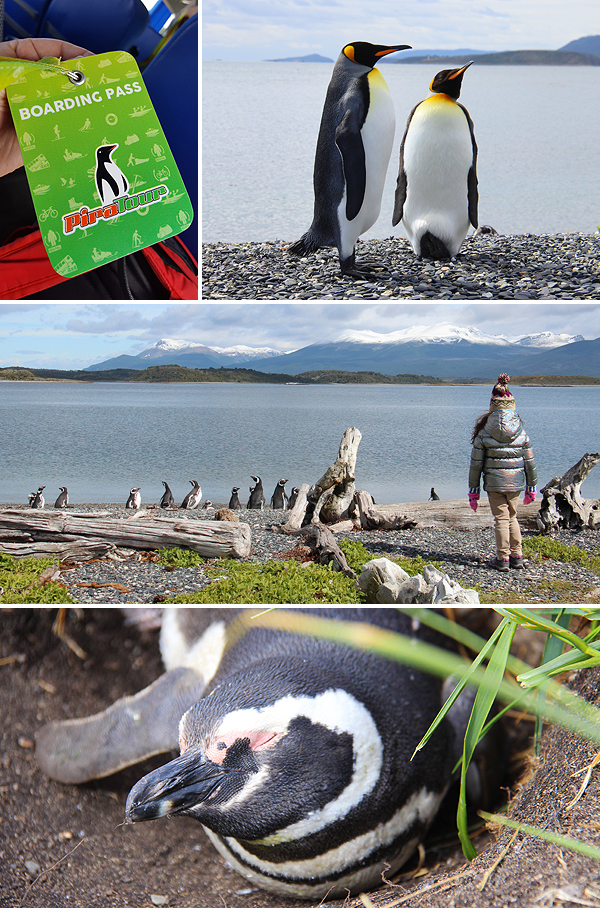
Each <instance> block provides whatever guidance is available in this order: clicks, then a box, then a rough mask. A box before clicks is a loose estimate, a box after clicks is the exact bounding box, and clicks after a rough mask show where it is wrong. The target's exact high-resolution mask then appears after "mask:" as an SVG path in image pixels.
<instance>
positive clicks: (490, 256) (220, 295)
mask: <svg viewBox="0 0 600 908" xmlns="http://www.w3.org/2000/svg"><path fill="white" fill-rule="evenodd" d="M296 239H297V238H296ZM290 243H291V240H290V241H289V242H287V241H286V242H284V241H280V240H274V241H272V242H266V243H210V244H205V245H203V247H202V280H203V284H202V287H203V289H202V299H204V300H233V299H247V300H260V299H269V300H278V299H286V300H318V299H333V300H374V299H377V300H390V299H402V300H407V299H409V300H413V299H435V300H465V299H476V300H495V299H505V300H570V299H572V300H579V299H586V300H587V299H599V298H600V232H599V233H595V234H587V233H575V234H548V235H540V236H534V235H532V234H518V235H514V236H502V235H499V234H483V235H480V236H477V237H475V236H471V237H468V238H467V239H466V240H465V242H464V243H463V245H462V247H461V251H460V253H459V254H458V256H457V257H456V258H455V259H453V260H451V261H446V262H431V261H425V260H423V261H419V259H418V258H417V257H416V256H415V254H414V252H413V250H412V247H411V246H410V244H409V242H408V240H406V239H403V238H401V237H391V238H389V239H383V240H367V241H364V242H363V241H359V243H358V244H357V254H356V259H357V262H358V263H359V264H360V260H361V258H368V259H370V260H374V261H376V262H377V263H378V265H379V264H380V265H381V266H382V267H383V268H385V269H386V273H385V274H384V273H383V272H382V278H381V280H377V281H352V280H349V279H347V278H343V277H342V276H341V273H340V268H339V262H338V257H337V250H335V249H331V248H328V249H320V250H319V251H318V252H315V253H313V254H312V255H310V256H306V257H304V258H297V257H296V256H293V255H290V254H289V253H288V252H287V248H288V246H289V245H290Z"/></svg>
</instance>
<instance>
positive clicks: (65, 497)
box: [54, 486, 69, 508]
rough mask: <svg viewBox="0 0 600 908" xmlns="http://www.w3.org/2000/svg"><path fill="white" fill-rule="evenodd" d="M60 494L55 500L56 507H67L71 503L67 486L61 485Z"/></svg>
mask: <svg viewBox="0 0 600 908" xmlns="http://www.w3.org/2000/svg"><path fill="white" fill-rule="evenodd" d="M59 489H60V495H59V496H58V498H57V499H56V501H55V502H54V507H55V508H66V507H67V505H68V504H69V493H68V491H67V487H66V486H59Z"/></svg>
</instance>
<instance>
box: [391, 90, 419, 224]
mask: <svg viewBox="0 0 600 908" xmlns="http://www.w3.org/2000/svg"><path fill="white" fill-rule="evenodd" d="M421 103H422V101H419V104H421ZM419 104H415V106H414V107H413V109H412V110H411V112H410V113H409V115H408V120H407V121H406V126H405V128H404V135H403V136H402V142H401V143H400V166H399V168H398V180H397V181H396V194H395V196H394V213H393V215H392V227H395V226H396V224H399V223H400V221H401V220H402V215H403V213H404V203H405V202H406V187H407V181H406V171H405V169H404V144H405V142H406V136H407V135H408V129H409V126H410V121H411V120H412V118H413V115H414V112H415V110H416V109H417V107H418V106H419Z"/></svg>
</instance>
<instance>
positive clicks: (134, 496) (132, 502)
mask: <svg viewBox="0 0 600 908" xmlns="http://www.w3.org/2000/svg"><path fill="white" fill-rule="evenodd" d="M141 506H142V496H141V495H140V490H139V488H138V489H132V490H131V492H130V493H129V498H128V499H127V501H126V503H125V507H126V508H129V509H130V510H132V511H139V509H140V508H141Z"/></svg>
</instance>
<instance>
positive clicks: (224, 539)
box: [0, 510, 252, 558]
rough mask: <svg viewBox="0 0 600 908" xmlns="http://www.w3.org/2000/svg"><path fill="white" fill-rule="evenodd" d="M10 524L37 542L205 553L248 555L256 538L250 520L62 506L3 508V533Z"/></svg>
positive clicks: (0, 513)
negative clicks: (129, 514) (97, 513)
mask: <svg viewBox="0 0 600 908" xmlns="http://www.w3.org/2000/svg"><path fill="white" fill-rule="evenodd" d="M4 529H8V530H21V531H22V532H25V533H27V535H28V537H29V538H30V539H32V540H33V541H34V542H49V541H52V542H61V541H65V540H66V541H69V542H73V541H79V542H80V543H81V542H84V541H87V542H94V543H109V544H113V545H116V546H125V547H126V548H131V549H156V548H161V547H163V546H167V547H168V546H179V547H181V548H186V549H191V550H192V551H193V552H198V554H199V555H202V556H204V557H205V558H247V557H248V555H249V554H250V548H251V541H252V533H251V530H250V527H249V525H248V524H247V523H229V522H226V521H222V522H220V521H217V520H194V519H190V518H187V517H179V518H172V517H171V518H166V517H147V516H145V515H136V516H135V519H133V518H128V519H122V518H117V519H114V520H110V519H109V520H106V519H103V518H97V517H90V516H89V515H87V516H83V515H78V516H74V515H69V514H65V513H64V512H57V511H55V512H54V513H49V512H44V511H31V510H23V511H13V510H6V511H0V535H1V533H2V530H4ZM0 548H1V547H0Z"/></svg>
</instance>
